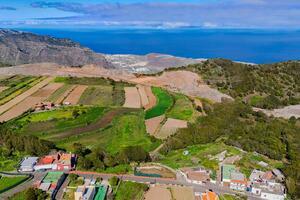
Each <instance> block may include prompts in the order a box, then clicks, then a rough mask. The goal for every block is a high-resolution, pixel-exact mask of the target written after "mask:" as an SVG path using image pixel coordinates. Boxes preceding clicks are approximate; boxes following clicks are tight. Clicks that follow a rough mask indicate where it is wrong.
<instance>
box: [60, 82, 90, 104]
mask: <svg viewBox="0 0 300 200" xmlns="http://www.w3.org/2000/svg"><path fill="white" fill-rule="evenodd" d="M87 88H88V86H86V85H78V86H76V88H75V89H73V90H72V91H71V92H70V94H69V95H68V96H67V98H65V100H64V103H69V104H71V105H76V104H77V103H78V102H79V99H80V97H81V95H82V93H83V92H84V91H85V90H86V89H87Z"/></svg>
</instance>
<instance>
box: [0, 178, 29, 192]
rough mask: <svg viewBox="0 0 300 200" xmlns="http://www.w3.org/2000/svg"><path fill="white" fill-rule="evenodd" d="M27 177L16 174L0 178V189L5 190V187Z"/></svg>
mask: <svg viewBox="0 0 300 200" xmlns="http://www.w3.org/2000/svg"><path fill="white" fill-rule="evenodd" d="M25 179H27V177H26V176H16V177H4V176H2V177H1V178H0V191H2V190H5V189H7V188H11V187H13V186H16V185H18V184H19V183H21V182H22V181H24V180H25Z"/></svg>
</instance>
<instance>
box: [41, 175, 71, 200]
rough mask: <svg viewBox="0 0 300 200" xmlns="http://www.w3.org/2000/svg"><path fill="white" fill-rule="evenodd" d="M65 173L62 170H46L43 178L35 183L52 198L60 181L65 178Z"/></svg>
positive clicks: (60, 183)
mask: <svg viewBox="0 0 300 200" xmlns="http://www.w3.org/2000/svg"><path fill="white" fill-rule="evenodd" d="M65 178H66V177H65V174H64V173H63V172H48V173H47V174H46V175H45V176H44V178H43V180H42V181H41V182H39V183H38V184H37V187H38V188H39V189H41V190H43V191H45V192H48V193H49V194H50V195H51V198H53V197H54V196H55V195H56V193H57V191H58V189H59V188H60V186H61V185H62V183H63V182H64V180H65Z"/></svg>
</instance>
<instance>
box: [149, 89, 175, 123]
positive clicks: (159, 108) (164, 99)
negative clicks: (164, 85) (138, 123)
mask: <svg viewBox="0 0 300 200" xmlns="http://www.w3.org/2000/svg"><path fill="white" fill-rule="evenodd" d="M152 92H153V94H154V95H155V96H156V99H157V104H156V105H155V106H154V107H153V108H151V109H150V110H147V111H146V116H145V118H146V119H150V118H153V117H157V116H160V115H163V114H165V112H166V111H167V110H168V109H169V108H170V107H171V106H172V104H173V98H172V96H171V95H170V94H169V93H168V92H167V91H166V90H163V89H161V88H157V87H153V88H152Z"/></svg>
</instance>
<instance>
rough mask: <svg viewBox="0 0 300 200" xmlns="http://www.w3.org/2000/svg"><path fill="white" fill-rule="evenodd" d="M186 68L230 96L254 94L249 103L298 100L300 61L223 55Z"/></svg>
mask: <svg viewBox="0 0 300 200" xmlns="http://www.w3.org/2000/svg"><path fill="white" fill-rule="evenodd" d="M187 69H189V70H191V71H194V72H197V73H199V74H200V75H201V76H202V77H203V79H204V80H206V82H207V83H208V84H210V85H212V86H214V87H216V88H218V89H219V90H220V91H223V92H225V93H227V94H229V95H231V96H232V97H235V98H238V97H241V98H245V97H247V96H248V95H254V96H256V97H253V98H254V100H251V103H252V105H254V106H258V107H262V108H277V107H280V106H285V105H290V104H299V103H300V70H299V69H300V63H299V62H292V61H291V62H285V63H276V64H268V65H258V66H252V65H245V64H241V63H234V62H231V61H229V60H224V59H213V60H208V61H206V62H204V63H202V64H196V65H190V66H188V67H187Z"/></svg>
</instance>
